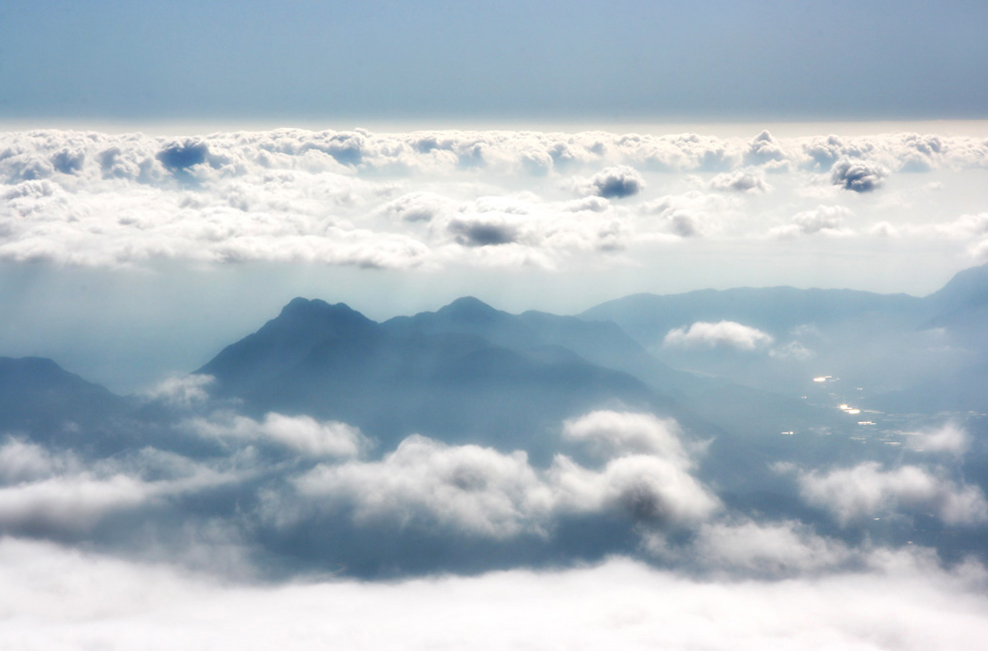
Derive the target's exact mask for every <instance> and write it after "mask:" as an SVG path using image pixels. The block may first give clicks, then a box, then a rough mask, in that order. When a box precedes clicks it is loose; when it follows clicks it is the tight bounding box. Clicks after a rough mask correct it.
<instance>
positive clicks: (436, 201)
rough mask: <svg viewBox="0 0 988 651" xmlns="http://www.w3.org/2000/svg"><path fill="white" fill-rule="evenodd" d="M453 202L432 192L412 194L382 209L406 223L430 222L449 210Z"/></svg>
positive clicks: (388, 214)
mask: <svg viewBox="0 0 988 651" xmlns="http://www.w3.org/2000/svg"><path fill="white" fill-rule="evenodd" d="M452 204H453V202H452V201H451V200H450V199H447V198H446V197H443V196H441V195H438V194H434V193H431V192H412V193H409V194H406V195H402V196H401V197H398V198H397V199H395V200H394V201H390V202H388V203H387V204H385V206H384V207H383V208H382V212H383V213H384V214H385V215H387V216H389V217H391V218H395V219H401V220H404V221H406V222H430V221H432V220H433V219H435V218H436V217H438V216H439V215H441V214H442V213H443V212H444V211H445V210H449V209H450V208H451V205H452Z"/></svg>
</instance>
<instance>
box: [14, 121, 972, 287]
mask: <svg viewBox="0 0 988 651" xmlns="http://www.w3.org/2000/svg"><path fill="white" fill-rule="evenodd" d="M986 168H988V144H986V142H985V141H984V139H980V138H975V137H960V136H957V137H943V136H935V135H917V134H890V135H880V136H863V137H855V138H842V137H837V136H827V137H803V138H776V137H773V136H772V135H771V134H769V133H767V132H763V133H762V134H759V135H758V136H756V137H754V138H753V139H744V138H716V137H712V136H700V135H696V134H674V135H664V136H655V135H647V134H616V133H606V132H600V131H587V132H582V133H574V134H567V133H552V132H529V131H476V132H464V131H429V132H426V131H420V132H412V133H398V134H385V133H371V132H368V131H364V130H356V131H321V132H313V131H304V130H299V129H280V130H275V131H267V132H256V133H248V132H236V133H215V134H210V135H204V136H197V137H194V138H180V139H168V138H156V137H150V136H145V135H142V134H123V135H110V134H103V133H96V132H72V131H31V132H15V133H4V134H0V260H6V261H13V262H26V261H39V260H40V261H50V262H55V263H59V264H71V265H84V266H97V267H120V266H124V267H132V266H142V265H147V264H150V263H153V262H154V261H158V260H182V261H190V262H194V263H209V264H230V263H244V262H252V261H269V262H281V263H301V264H326V265H344V266H356V267H369V268H389V269H413V268H422V269H427V270H428V269H441V268H445V267H446V266H448V265H450V264H467V265H479V266H482V267H483V266H491V265H497V266H515V265H518V264H523V265H531V266H536V267H541V268H546V269H557V268H561V267H562V266H564V265H567V264H569V263H570V262H571V261H573V260H582V259H584V258H590V259H592V260H594V261H596V262H597V263H600V262H603V263H614V264H626V263H627V258H626V257H622V256H628V255H631V254H630V253H629V252H630V251H632V250H634V249H635V247H646V248H647V247H654V246H656V245H661V244H663V243H665V244H668V243H670V242H672V243H675V242H677V241H679V239H677V238H680V239H681V238H691V237H714V238H721V239H728V240H751V239H752V238H757V237H760V236H764V235H765V234H769V233H776V234H783V235H795V234H800V233H804V234H812V233H817V232H822V233H833V232H841V233H843V234H848V235H857V236H859V237H863V238H868V237H877V236H880V235H882V234H883V233H884V234H887V233H889V232H893V231H894V232H896V233H898V234H899V235H903V234H905V235H914V236H917V237H920V236H928V235H929V234H931V233H933V234H936V235H938V236H939V237H945V238H957V239H961V240H968V243H969V244H971V245H972V247H973V248H972V249H971V254H972V255H981V251H982V248H978V246H977V245H979V243H980V242H981V241H982V240H983V239H984V237H985V235H984V233H983V232H981V231H979V232H977V233H972V232H970V229H967V230H966V231H963V232H961V231H958V229H957V228H950V227H948V226H947V224H948V223H949V221H950V220H957V219H960V216H961V214H963V212H965V211H966V212H971V213H972V214H974V213H976V212H977V211H978V210H983V206H981V205H975V204H974V203H972V204H971V205H970V206H969V207H967V208H962V209H961V212H958V213H957V214H945V215H944V216H942V217H939V216H938V217H936V218H932V217H931V216H930V215H931V213H932V212H935V211H931V210H924V206H926V207H931V206H934V205H939V204H937V203H936V202H935V201H933V199H932V198H924V197H923V196H919V195H917V194H916V192H914V191H913V190H912V189H911V188H910V185H911V184H903V185H902V186H901V187H899V186H897V185H896V183H895V180H896V178H897V176H899V175H900V174H901V173H909V174H913V175H914V174H916V173H926V174H941V175H943V174H954V173H956V172H958V171H960V170H979V171H980V170H984V169H986ZM766 174H771V178H772V183H771V184H769V183H768V182H767V181H766ZM843 190H849V191H850V192H844V191H843ZM571 191H575V192H576V193H577V194H578V195H580V196H582V197H584V198H583V199H580V200H577V201H575V202H574V201H572V200H571V198H572V194H571ZM884 194H888V195H889V200H890V201H892V200H894V201H898V202H899V205H905V204H908V205H910V206H912V208H911V210H910V212H909V217H908V219H902V218H897V220H896V221H890V215H889V214H887V211H885V210H884V209H883V208H882V206H881V205H879V204H868V205H864V206H862V205H861V204H860V202H855V201H854V200H853V196H854V195H873V196H884ZM906 195H909V196H908V198H906ZM821 200H825V201H827V202H830V203H828V204H826V207H825V208H824V207H823V206H821V204H820V201H821ZM920 200H922V201H920ZM848 202H853V204H854V206H855V209H854V210H853V211H852V210H851V205H850V204H848ZM845 204H848V205H845ZM814 206H821V207H819V208H814ZM827 211H830V212H827ZM792 215H796V217H795V218H793V217H792ZM852 216H853V217H854V219H851V217H852ZM931 219H935V221H931ZM916 222H918V223H916ZM881 224H886V226H883V227H881V228H880V229H878V226H879V225H881ZM780 229H781V230H780ZM876 229H878V230H876ZM961 230H963V229H961ZM615 252H622V254H621V255H615ZM636 255H640V254H636Z"/></svg>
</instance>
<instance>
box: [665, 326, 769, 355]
mask: <svg viewBox="0 0 988 651" xmlns="http://www.w3.org/2000/svg"><path fill="white" fill-rule="evenodd" d="M773 341H775V340H774V338H773V337H772V336H771V335H769V334H768V333H765V332H762V331H761V330H759V329H757V328H752V327H750V326H746V325H743V324H741V323H737V322H735V321H719V322H717V323H707V322H705V321H697V322H696V323H694V324H692V325H690V326H689V327H688V328H687V327H685V326H684V327H682V328H675V329H673V330H670V331H669V332H668V333H667V334H666V336H665V338H664V339H663V340H662V345H663V346H667V347H669V348H717V347H721V346H726V347H728V348H736V349H738V350H746V351H747V350H756V349H758V348H764V347H766V346H769V345H771V344H772V342H773Z"/></svg>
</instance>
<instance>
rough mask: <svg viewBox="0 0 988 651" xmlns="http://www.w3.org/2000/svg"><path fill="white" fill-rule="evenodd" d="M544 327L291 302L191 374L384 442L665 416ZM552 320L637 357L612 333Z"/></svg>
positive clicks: (254, 400)
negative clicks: (596, 413) (602, 336)
mask: <svg viewBox="0 0 988 651" xmlns="http://www.w3.org/2000/svg"><path fill="white" fill-rule="evenodd" d="M546 318H551V315H544V316H543V318H536V317H534V316H531V315H529V316H515V315H511V314H508V313H507V312H502V311H500V310H496V309H494V308H493V307H491V306H489V305H487V304H485V303H483V302H482V301H480V300H478V299H476V298H471V297H466V298H462V299H458V300H456V301H454V302H453V303H451V304H450V305H447V306H445V307H444V308H442V309H440V310H438V311H436V312H424V313H421V314H417V315H415V316H413V317H398V318H395V319H391V320H389V321H387V322H385V323H383V324H378V323H376V322H374V321H372V320H370V319H368V318H366V317H365V316H363V315H362V314H360V313H359V312H356V311H354V310H351V309H350V308H349V307H347V306H345V305H342V304H337V305H330V304H328V303H326V302H324V301H319V300H305V299H295V300H293V301H292V302H290V303H289V304H288V305H286V306H285V307H284V309H282V311H281V314H279V315H278V317H276V318H274V319H272V320H271V321H268V322H267V323H266V324H265V325H264V326H263V327H262V328H261V329H259V330H258V331H257V332H255V333H254V334H251V335H248V336H247V337H245V338H244V339H242V340H240V341H238V342H236V343H234V344H231V345H230V346H227V347H226V348H224V349H223V350H222V351H221V352H220V353H219V354H218V355H217V356H216V357H215V358H214V359H213V360H212V361H210V362H209V363H208V364H206V365H205V366H203V367H202V368H201V369H199V370H198V371H197V372H198V373H202V374H208V375H213V376H214V377H215V378H216V383H215V385H213V386H214V390H213V393H214V395H215V396H217V397H221V398H236V399H239V400H241V401H243V406H244V409H245V410H246V411H247V412H248V413H251V414H253V415H262V414H263V413H265V412H267V411H279V412H283V413H296V414H297V413H305V414H309V415H312V416H315V417H317V418H327V419H335V420H342V421H345V422H348V423H350V424H353V425H356V426H358V427H360V428H361V429H363V430H364V431H365V432H366V433H368V434H369V435H371V436H375V437H377V438H378V439H379V440H380V441H382V442H389V441H392V442H393V441H397V440H400V439H401V438H402V437H404V436H407V435H408V434H411V433H414V432H421V433H427V434H430V435H434V436H440V437H442V438H443V440H446V441H473V442H483V443H486V444H492V445H496V446H499V447H504V448H505V449H515V448H518V447H522V448H527V449H531V448H530V446H529V445H527V444H526V443H527V440H528V439H529V438H531V437H532V436H534V435H536V434H538V433H542V432H544V431H545V430H546V429H547V428H558V426H559V423H560V422H561V421H562V420H563V419H565V418H569V417H573V416H577V415H580V414H582V413H586V412H587V411H590V410H593V409H597V408H604V407H617V406H623V407H625V408H631V409H646V410H652V409H656V408H660V407H661V408H665V407H669V408H670V409H674V408H675V407H674V406H672V403H671V401H670V400H669V399H667V398H663V397H662V396H660V395H658V394H657V393H656V392H655V391H654V390H653V389H651V388H650V387H648V386H647V385H646V384H645V383H643V382H642V381H641V380H640V379H638V378H637V377H634V376H633V375H632V374H629V373H627V372H622V370H620V369H618V368H615V367H613V366H612V367H605V365H602V364H599V363H594V362H591V361H588V360H587V358H586V357H585V356H584V355H582V354H580V353H581V352H585V351H579V350H578V351H575V352H574V351H573V350H572V349H571V348H569V347H567V346H564V345H562V344H564V343H567V342H569V343H574V342H575V343H580V336H579V333H578V332H577V333H576V335H574V333H572V332H569V333H563V334H559V333H555V334H554V333H553V330H554V328H555V326H552V327H550V326H551V324H548V322H545V323H543V321H545V319H546ZM559 318H560V319H563V320H564V321H565V322H566V323H568V324H569V326H570V328H574V327H575V328H576V329H577V330H578V331H584V330H585V331H586V332H588V333H598V335H599V333H601V332H603V331H605V330H607V331H609V332H610V333H611V334H612V335H615V336H618V337H622V338H623V339H622V341H623V342H624V343H630V345H631V346H632V347H635V345H634V344H633V342H630V340H627V337H626V336H625V335H623V333H621V332H620V330H619V329H617V327H616V326H613V325H608V326H601V325H600V324H587V323H584V322H582V321H579V320H578V319H575V318H572V317H559ZM563 330H565V329H563ZM560 332H563V331H562V330H560ZM598 335H594V337H598V339H599V336H598ZM594 337H590V339H588V340H587V342H592V341H593V339H594ZM587 342H584V344H581V345H582V347H583V348H592V347H593V345H592V343H587ZM621 345H624V344H621ZM577 347H580V346H577ZM603 348H607V346H602V349H603ZM635 348H636V350H638V349H637V347H635ZM684 417H685V419H686V420H689V417H688V416H685V415H684Z"/></svg>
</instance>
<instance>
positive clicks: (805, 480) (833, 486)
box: [799, 461, 988, 526]
mask: <svg viewBox="0 0 988 651" xmlns="http://www.w3.org/2000/svg"><path fill="white" fill-rule="evenodd" d="M799 492H800V495H801V496H802V497H803V499H805V500H806V501H807V503H809V504H811V505H813V506H816V507H818V508H821V509H824V510H826V511H827V512H829V513H830V514H831V515H832V516H833V517H834V519H836V520H837V522H838V523H840V524H841V525H843V526H847V525H850V524H853V523H856V522H861V521H862V520H864V519H867V518H873V517H881V516H885V515H890V514H894V513H897V512H903V511H904V512H911V513H916V512H932V513H933V514H935V515H936V517H938V518H939V519H940V520H942V521H943V522H944V523H946V524H948V525H977V524H983V523H985V522H988V501H986V500H985V496H984V494H983V493H982V492H981V489H979V488H978V487H977V486H973V485H970V484H961V483H957V482H955V481H953V480H951V479H949V478H947V477H943V476H941V475H939V474H936V473H932V472H930V471H928V470H926V469H924V468H922V467H920V466H914V465H903V466H900V467H898V468H894V469H890V470H886V469H884V468H882V466H881V465H880V464H878V463H877V462H872V461H868V462H864V463H861V464H858V465H856V466H853V467H850V468H838V469H834V470H830V471H827V472H820V471H810V472H806V473H802V474H801V475H800V476H799Z"/></svg>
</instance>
